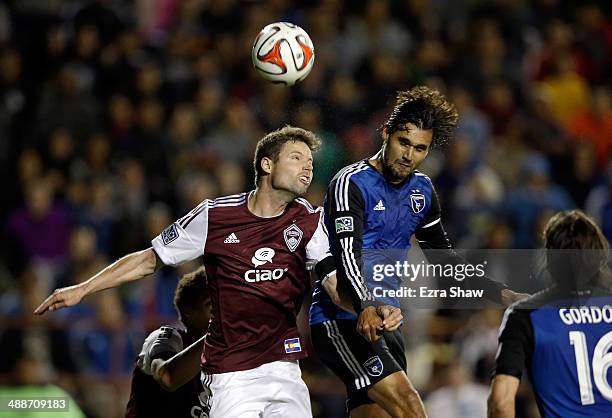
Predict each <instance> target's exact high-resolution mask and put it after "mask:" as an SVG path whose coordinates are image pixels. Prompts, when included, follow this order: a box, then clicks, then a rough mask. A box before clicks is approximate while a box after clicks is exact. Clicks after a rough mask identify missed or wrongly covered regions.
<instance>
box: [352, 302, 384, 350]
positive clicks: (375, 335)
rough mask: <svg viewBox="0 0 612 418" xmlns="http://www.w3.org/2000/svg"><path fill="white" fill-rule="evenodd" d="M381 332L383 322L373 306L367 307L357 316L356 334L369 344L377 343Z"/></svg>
mask: <svg viewBox="0 0 612 418" xmlns="http://www.w3.org/2000/svg"><path fill="white" fill-rule="evenodd" d="M382 331H383V320H382V318H381V317H380V316H379V315H378V312H377V309H376V308H375V307H374V306H368V307H367V308H365V309H364V310H363V311H361V313H360V314H359V318H358V319H357V332H359V333H360V334H361V335H363V336H364V338H365V339H366V340H368V341H369V342H374V341H378V339H379V338H380V335H379V334H380V333H381V332H382Z"/></svg>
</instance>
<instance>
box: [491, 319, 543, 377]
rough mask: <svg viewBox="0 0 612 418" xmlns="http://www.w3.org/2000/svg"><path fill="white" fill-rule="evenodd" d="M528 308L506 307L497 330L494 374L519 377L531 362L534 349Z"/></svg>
mask: <svg viewBox="0 0 612 418" xmlns="http://www.w3.org/2000/svg"><path fill="white" fill-rule="evenodd" d="M529 312H530V311H529V310H522V309H514V308H508V309H507V310H506V313H505V314H504V319H503V321H502V324H501V327H500V330H499V349H498V351H497V358H496V359H495V372H494V375H498V374H507V375H510V376H514V377H516V378H518V379H520V378H521V377H522V375H523V370H524V368H525V366H526V365H527V364H529V363H530V362H531V356H532V354H533V349H534V337H533V325H532V324H531V320H530V319H529Z"/></svg>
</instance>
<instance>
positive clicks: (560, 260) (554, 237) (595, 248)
mask: <svg viewBox="0 0 612 418" xmlns="http://www.w3.org/2000/svg"><path fill="white" fill-rule="evenodd" d="M544 246H545V248H546V250H547V251H546V264H547V267H548V270H549V272H550V274H551V276H552V279H553V281H554V282H555V285H556V286H557V287H558V288H560V289H562V290H566V291H570V292H572V293H576V294H578V295H581V294H584V293H589V291H590V289H591V288H593V287H595V286H598V285H601V284H602V283H601V280H602V279H603V278H604V277H607V276H609V273H610V271H609V268H608V266H607V261H608V249H609V244H608V240H607V239H606V238H605V236H604V235H603V233H602V232H601V229H600V228H599V227H598V226H597V224H596V223H595V222H594V221H593V220H592V219H591V218H589V217H588V216H587V215H585V214H584V212H582V211H581V210H571V211H564V212H559V213H557V214H556V215H554V216H553V217H552V218H551V219H550V220H549V221H548V224H547V225H546V228H545V229H544ZM564 250H567V251H564ZM570 250H571V251H570Z"/></svg>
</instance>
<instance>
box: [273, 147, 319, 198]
mask: <svg viewBox="0 0 612 418" xmlns="http://www.w3.org/2000/svg"><path fill="white" fill-rule="evenodd" d="M270 181H271V183H272V187H273V188H274V189H278V190H285V191H288V192H291V193H293V194H295V195H296V196H302V195H304V194H305V193H306V191H307V190H308V186H310V182H311V181H312V152H311V151H310V148H308V145H306V144H305V143H303V142H298V141H289V142H286V143H285V144H284V145H283V147H282V148H281V151H280V153H279V154H278V158H277V159H276V161H272V162H271V171H270Z"/></svg>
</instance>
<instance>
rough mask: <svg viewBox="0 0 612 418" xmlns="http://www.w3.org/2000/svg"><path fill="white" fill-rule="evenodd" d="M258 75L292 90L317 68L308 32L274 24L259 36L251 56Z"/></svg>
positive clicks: (281, 24)
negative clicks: (293, 86) (291, 87)
mask: <svg viewBox="0 0 612 418" xmlns="http://www.w3.org/2000/svg"><path fill="white" fill-rule="evenodd" d="M251 57H252V59H253V65H254V66H255V69H256V70H257V72H258V73H259V74H260V75H261V76H262V77H263V78H265V79H266V80H268V81H271V82H273V83H279V84H285V85H287V86H292V85H294V84H295V83H299V82H300V81H302V80H303V79H304V78H306V76H307V75H308V73H310V70H312V66H313V64H314V59H315V52H314V45H313V44H312V41H311V40H310V36H308V34H307V33H306V31H305V30H304V29H302V28H300V27H299V26H297V25H294V24H293V23H287V22H278V23H272V24H270V25H268V26H266V27H265V28H263V29H262V30H261V32H259V35H257V37H256V38H255V42H254V43H253V51H252V53H251Z"/></svg>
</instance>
